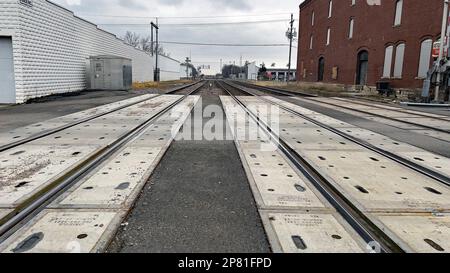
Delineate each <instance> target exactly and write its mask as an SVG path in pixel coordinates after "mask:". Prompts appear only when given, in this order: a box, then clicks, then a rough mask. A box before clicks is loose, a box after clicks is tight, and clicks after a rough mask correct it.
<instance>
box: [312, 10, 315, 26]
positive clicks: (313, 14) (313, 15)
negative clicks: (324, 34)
mask: <svg viewBox="0 0 450 273" xmlns="http://www.w3.org/2000/svg"><path fill="white" fill-rule="evenodd" d="M314 17H315V13H314V11H313V12H312V14H311V26H314V20H315V18H314Z"/></svg>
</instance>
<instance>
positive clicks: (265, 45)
mask: <svg viewBox="0 0 450 273" xmlns="http://www.w3.org/2000/svg"><path fill="white" fill-rule="evenodd" d="M159 43H160V44H174V45H195V46H229V47H281V46H289V44H219V43H190V42H174V41H160V42H159Z"/></svg>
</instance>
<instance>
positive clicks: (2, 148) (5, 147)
mask: <svg viewBox="0 0 450 273" xmlns="http://www.w3.org/2000/svg"><path fill="white" fill-rule="evenodd" d="M197 83H198V82H195V83H190V84H187V85H183V86H181V87H177V88H175V89H172V90H170V91H168V92H167V93H166V94H172V93H174V92H177V91H179V90H182V89H185V88H189V87H191V86H193V85H195V84H197ZM162 95H165V94H159V95H156V96H154V97H151V98H147V99H143V100H139V101H136V102H132V103H128V104H126V105H123V106H120V107H118V108H114V109H112V110H109V111H106V112H102V113H99V114H96V115H93V116H89V117H87V118H84V119H80V120H77V121H74V122H71V123H68V124H65V125H62V126H60V127H57V128H55V129H51V130H47V131H44V132H39V133H37V134H34V135H31V136H29V137H26V138H24V139H21V140H18V141H14V142H11V143H8V144H5V145H2V146H0V152H4V151H7V150H10V149H12V148H15V147H18V146H20V145H23V144H26V143H29V142H32V141H34V140H37V139H40V138H43V137H46V136H49V135H53V134H56V133H59V132H61V131H63V130H66V129H69V128H72V127H74V126H77V125H80V124H83V123H85V122H88V121H91V120H94V119H96V118H100V117H103V116H105V115H108V114H111V113H114V112H117V111H120V110H123V109H125V108H128V107H131V106H133V105H137V104H139V103H142V102H144V101H149V100H153V99H156V98H158V97H160V96H162Z"/></svg>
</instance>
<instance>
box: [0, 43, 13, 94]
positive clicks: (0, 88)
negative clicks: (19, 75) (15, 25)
mask: <svg viewBox="0 0 450 273" xmlns="http://www.w3.org/2000/svg"><path fill="white" fill-rule="evenodd" d="M15 102H16V91H15V84H14V65H13V52H12V40H11V37H0V103H15Z"/></svg>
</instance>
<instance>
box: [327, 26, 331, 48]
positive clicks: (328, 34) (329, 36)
mask: <svg viewBox="0 0 450 273" xmlns="http://www.w3.org/2000/svg"><path fill="white" fill-rule="evenodd" d="M330 42H331V28H328V29H327V45H329V44H330Z"/></svg>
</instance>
